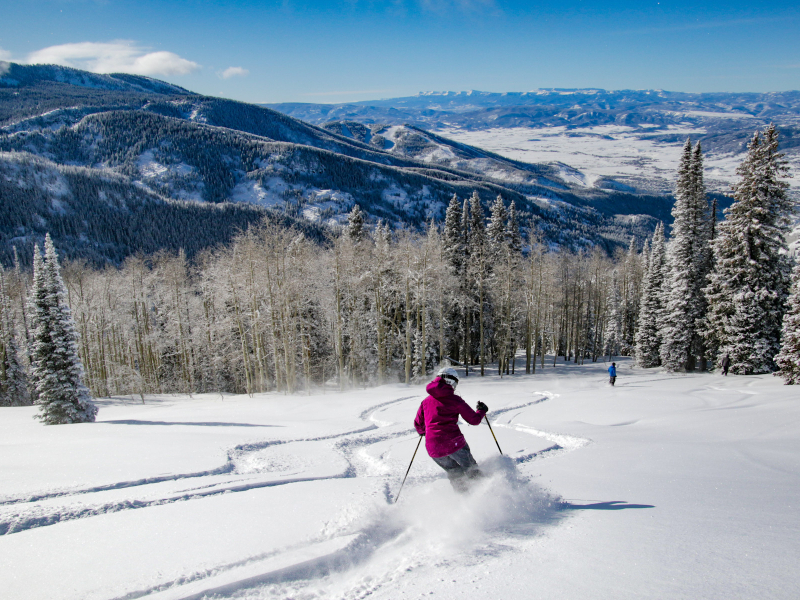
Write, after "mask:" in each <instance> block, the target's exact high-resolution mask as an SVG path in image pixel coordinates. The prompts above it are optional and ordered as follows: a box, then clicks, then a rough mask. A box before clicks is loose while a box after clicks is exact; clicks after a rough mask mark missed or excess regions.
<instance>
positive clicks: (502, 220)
mask: <svg viewBox="0 0 800 600" xmlns="http://www.w3.org/2000/svg"><path fill="white" fill-rule="evenodd" d="M507 220H508V212H507V211H506V206H505V204H503V197H502V196H500V194H498V195H497V198H495V201H494V204H492V209H491V212H490V214H489V225H488V226H487V227H486V239H487V242H488V251H489V254H490V258H491V260H490V261H489V262H490V263H492V262H494V261H496V260H498V256H499V255H500V252H501V248H502V247H503V246H504V244H505V242H506V226H507V223H506V221H507Z"/></svg>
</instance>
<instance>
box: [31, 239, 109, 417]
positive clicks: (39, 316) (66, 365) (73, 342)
mask: <svg viewBox="0 0 800 600" xmlns="http://www.w3.org/2000/svg"><path fill="white" fill-rule="evenodd" d="M33 265H34V271H33V289H32V291H31V297H30V300H29V302H30V314H31V317H32V321H33V343H32V348H31V358H32V361H33V368H32V371H31V382H32V384H33V385H34V387H35V389H36V392H37V399H36V404H37V405H38V406H39V414H38V415H36V418H38V419H40V420H41V421H42V422H44V423H45V424H47V425H57V424H64V423H86V422H92V421H94V419H95V416H96V414H97V406H95V404H94V403H92V401H91V398H90V396H89V390H88V389H87V388H86V386H85V385H84V384H83V365H82V364H81V360H80V357H79V356H78V335H77V332H76V331H75V324H74V322H73V320H72V314H71V312H70V309H69V306H68V305H67V291H66V287H65V286H64V281H63V280H62V279H61V272H60V267H59V264H58V255H57V254H56V249H55V246H53V241H52V240H51V239H50V235H49V234H48V235H47V237H46V239H45V255H44V258H42V256H41V254H40V252H39V248H38V246H37V247H36V249H35V251H34V257H33Z"/></svg>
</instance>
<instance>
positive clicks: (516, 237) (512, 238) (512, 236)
mask: <svg viewBox="0 0 800 600" xmlns="http://www.w3.org/2000/svg"><path fill="white" fill-rule="evenodd" d="M506 241H507V242H508V246H509V248H511V251H512V252H514V253H516V254H519V253H520V252H522V234H521V233H520V231H519V216H518V215H517V205H516V203H515V202H514V201H513V200H512V201H511V204H510V205H509V207H508V225H507V226H506Z"/></svg>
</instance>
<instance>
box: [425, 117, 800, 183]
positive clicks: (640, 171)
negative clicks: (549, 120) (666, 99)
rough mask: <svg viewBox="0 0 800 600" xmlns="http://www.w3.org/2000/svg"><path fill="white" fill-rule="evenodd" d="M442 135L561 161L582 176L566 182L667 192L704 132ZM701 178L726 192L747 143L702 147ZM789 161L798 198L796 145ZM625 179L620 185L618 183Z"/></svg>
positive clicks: (611, 128) (565, 130)
mask: <svg viewBox="0 0 800 600" xmlns="http://www.w3.org/2000/svg"><path fill="white" fill-rule="evenodd" d="M437 132H438V133H440V134H441V135H443V136H445V137H447V138H450V139H453V140H456V141H458V142H462V143H464V144H470V145H473V146H477V147H479V148H483V149H485V150H488V151H491V152H496V153H497V154H500V155H502V156H505V157H506V158H510V159H512V160H518V161H525V162H530V163H545V164H555V165H558V164H560V163H565V164H567V165H569V166H570V167H571V168H572V169H573V170H574V171H575V172H576V173H577V177H579V178H580V181H576V179H575V177H570V176H569V173H562V174H561V176H562V178H564V179H565V180H566V181H568V182H570V183H578V184H579V185H580V184H581V181H582V182H585V183H584V185H588V186H592V185H594V186H596V187H600V188H604V189H620V190H622V191H631V190H638V191H647V192H650V193H655V194H670V193H672V191H673V189H674V185H675V173H676V172H677V167H678V160H679V159H680V150H681V147H682V146H683V143H684V142H685V141H686V138H687V137H691V138H692V139H693V140H697V139H698V138H701V137H703V136H705V135H706V133H707V130H706V128H704V127H702V126H693V125H692V124H690V123H685V124H683V125H669V126H667V127H665V128H664V129H663V130H657V131H656V130H652V129H651V128H650V127H647V126H638V127H632V126H627V125H599V126H593V127H577V128H574V127H542V128H538V129H531V128H528V127H518V128H493V129H479V130H467V129H458V128H443V129H440V130H438V131H437ZM705 150H706V154H705V169H706V170H705V181H706V186H707V187H708V189H709V191H712V192H719V193H724V194H730V190H731V185H732V184H733V183H735V182H736V181H738V175H737V174H736V168H737V167H738V166H739V164H740V163H741V162H742V160H743V159H744V156H745V150H746V149H745V148H744V147H741V148H739V149H738V151H736V152H727V151H714V150H711V151H710V152H709V151H708V148H705ZM787 159H788V160H789V164H790V168H791V170H790V176H789V178H788V180H787V182H788V183H789V184H790V185H791V188H790V193H792V194H794V195H795V196H797V197H798V198H800V195H798V194H800V191H799V190H800V149H798V148H797V147H793V148H790V149H789V150H788V151H787ZM620 183H621V184H623V186H622V187H619V184H620Z"/></svg>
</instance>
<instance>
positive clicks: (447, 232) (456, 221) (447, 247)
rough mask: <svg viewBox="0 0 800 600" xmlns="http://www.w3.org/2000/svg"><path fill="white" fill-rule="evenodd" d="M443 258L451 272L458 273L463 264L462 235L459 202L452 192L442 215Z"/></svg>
mask: <svg viewBox="0 0 800 600" xmlns="http://www.w3.org/2000/svg"><path fill="white" fill-rule="evenodd" d="M443 241H444V258H445V260H446V261H447V263H448V264H449V266H450V269H451V273H453V274H454V275H459V274H460V273H461V270H462V268H463V266H464V235H463V233H462V231H461V203H460V202H459V201H458V196H456V195H455V194H453V197H452V198H451V199H450V204H449V205H448V206H447V211H446V212H445V217H444V240H443Z"/></svg>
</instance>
